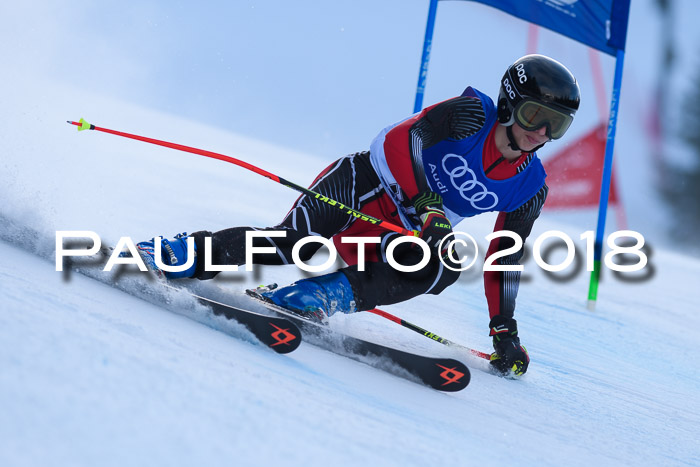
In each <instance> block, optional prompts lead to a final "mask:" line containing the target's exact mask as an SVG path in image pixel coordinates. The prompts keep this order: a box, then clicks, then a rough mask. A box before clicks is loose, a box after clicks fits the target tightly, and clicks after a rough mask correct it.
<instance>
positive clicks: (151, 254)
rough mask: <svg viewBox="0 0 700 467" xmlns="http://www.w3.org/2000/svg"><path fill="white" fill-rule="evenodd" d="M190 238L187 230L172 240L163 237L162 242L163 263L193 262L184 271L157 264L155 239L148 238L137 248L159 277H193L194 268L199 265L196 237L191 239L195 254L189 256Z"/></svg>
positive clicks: (179, 263)
mask: <svg viewBox="0 0 700 467" xmlns="http://www.w3.org/2000/svg"><path fill="white" fill-rule="evenodd" d="M188 238H190V237H189V236H188V235H187V232H183V233H181V234H177V235H175V238H174V239H172V240H167V239H165V238H161V242H160V256H161V263H162V264H163V265H165V266H181V267H182V266H187V265H188V264H189V262H191V263H192V264H191V265H189V267H186V268H185V269H184V270H182V271H166V270H164V269H161V268H160V267H158V265H157V264H156V259H155V244H154V240H155V239H151V240H146V241H145V242H140V243H137V244H136V248H138V250H139V255H141V258H142V259H143V262H144V263H146V266H147V267H148V269H149V270H151V271H153V272H154V273H155V274H156V275H157V276H158V277H163V276H165V277H166V278H167V279H180V278H183V277H192V276H193V275H194V270H195V268H196V267H197V246H196V244H195V243H194V239H192V240H190V241H191V242H192V244H193V247H194V248H193V249H194V255H193V257H192V258H189V255H188V250H187V239H188Z"/></svg>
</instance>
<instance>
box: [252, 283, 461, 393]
mask: <svg viewBox="0 0 700 467" xmlns="http://www.w3.org/2000/svg"><path fill="white" fill-rule="evenodd" d="M246 294H247V295H248V296H249V297H251V298H252V299H254V300H255V301H256V302H257V303H260V304H262V305H263V306H265V307H266V308H267V309H269V310H272V311H274V312H275V313H277V314H278V315H281V316H284V317H285V318H288V319H290V320H292V321H294V323H296V324H297V325H298V326H299V328H300V329H301V330H302V333H303V335H304V340H305V341H306V342H309V343H311V344H313V345H315V346H317V347H320V348H323V349H325V350H329V351H331V352H333V353H337V354H339V355H343V356H345V357H349V358H352V359H354V360H358V361H361V362H363V363H367V364H369V365H371V366H373V367H375V368H379V369H381V370H384V371H388V372H390V373H393V374H397V375H398V376H404V377H408V378H410V379H416V378H417V379H418V381H420V382H422V383H423V384H425V385H427V386H430V387H431V388H433V389H437V390H439V391H447V392H454V391H461V390H462V389H464V388H465V387H467V385H468V384H469V381H470V378H471V374H470V373H469V368H467V366H466V365H465V364H464V363H462V362H460V361H458V360H455V359H452V358H441V357H428V356H424V355H417V354H413V353H410V352H406V351H404V350H399V349H395V348H393V347H387V346H385V345H381V344H377V343H374V342H370V341H366V340H363V339H359V338H356V337H352V336H348V335H346V334H342V333H340V332H337V331H333V330H331V329H330V328H328V327H327V326H326V325H324V324H322V323H317V322H314V321H311V320H309V319H306V318H303V317H301V316H298V315H295V314H294V313H292V312H290V311H288V310H286V309H284V308H281V307H279V306H277V305H275V304H274V303H271V302H270V301H268V300H267V299H266V298H265V297H263V296H262V295H260V294H259V293H258V291H256V290H254V289H249V290H246ZM368 357H369V358H368ZM397 367H398V368H397Z"/></svg>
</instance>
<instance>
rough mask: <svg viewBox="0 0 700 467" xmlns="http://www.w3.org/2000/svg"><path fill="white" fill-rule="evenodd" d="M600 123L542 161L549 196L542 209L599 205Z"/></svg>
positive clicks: (602, 154)
mask: <svg viewBox="0 0 700 467" xmlns="http://www.w3.org/2000/svg"><path fill="white" fill-rule="evenodd" d="M606 128H607V123H601V124H600V125H597V126H596V127H595V128H593V129H592V130H591V131H589V132H588V133H587V134H585V135H583V136H582V137H580V138H579V139H578V140H576V141H574V142H572V143H571V144H569V145H567V146H566V147H564V149H562V150H561V151H559V152H558V153H556V154H555V155H554V156H552V157H550V158H548V159H547V160H546V161H544V162H543V165H544V168H545V170H546V171H547V186H548V187H549V194H548V195H547V202H546V203H545V205H544V209H545V210H550V209H562V208H563V209H567V208H590V207H595V206H598V198H599V197H600V179H601V178H602V176H603V159H604V158H605V130H606ZM611 184H612V186H611V187H610V198H609V200H608V201H609V203H610V204H618V202H619V200H618V197H617V190H616V187H615V177H612V179H611Z"/></svg>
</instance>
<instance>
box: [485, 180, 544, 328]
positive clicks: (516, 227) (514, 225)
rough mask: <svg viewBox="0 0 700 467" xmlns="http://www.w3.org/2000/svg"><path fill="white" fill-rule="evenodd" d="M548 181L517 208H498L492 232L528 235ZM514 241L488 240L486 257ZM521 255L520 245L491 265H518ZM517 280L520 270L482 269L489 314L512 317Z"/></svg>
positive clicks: (541, 202) (516, 292)
mask: <svg viewBox="0 0 700 467" xmlns="http://www.w3.org/2000/svg"><path fill="white" fill-rule="evenodd" d="M547 191H548V188H547V185H546V184H545V185H543V186H542V188H541V189H540V190H539V191H538V192H537V194H535V196H533V197H532V198H530V200H528V201H527V202H525V204H523V205H522V206H520V207H519V208H518V209H516V210H515V211H512V212H501V213H500V214H499V215H498V219H497V220H496V226H495V227H494V232H495V231H498V230H509V231H511V232H514V233H515V234H517V235H519V236H520V238H521V239H522V240H523V244H524V243H525V240H526V239H527V237H528V236H529V235H530V231H531V230H532V226H533V224H534V223H535V220H536V219H537V217H539V215H540V212H541V211H542V206H543V205H544V201H545V199H546V198H547ZM513 245H514V241H513V240H512V239H511V238H508V237H498V238H495V239H493V240H492V241H491V244H490V245H489V249H488V253H487V255H486V257H487V258H489V257H491V255H493V254H494V253H496V252H498V251H503V250H505V249H507V248H510V247H512V246H513ZM522 257H523V249H522V248H521V249H519V250H518V251H517V252H515V253H512V254H510V255H507V256H503V257H501V258H499V259H497V260H496V261H494V263H493V264H494V265H517V264H519V262H520V259H521V258H522ZM519 284H520V271H486V272H484V289H485V291H486V300H487V302H488V306H489V315H490V317H491V318H493V317H494V316H497V315H500V316H502V317H504V318H512V317H513V313H514V312H515V299H516V296H517V294H518V286H519Z"/></svg>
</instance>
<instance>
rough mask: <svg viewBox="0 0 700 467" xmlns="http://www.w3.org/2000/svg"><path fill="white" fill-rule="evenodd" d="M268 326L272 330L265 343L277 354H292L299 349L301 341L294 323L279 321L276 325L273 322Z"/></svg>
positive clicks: (299, 332)
mask: <svg viewBox="0 0 700 467" xmlns="http://www.w3.org/2000/svg"><path fill="white" fill-rule="evenodd" d="M269 324H270V326H271V328H272V329H271V332H270V334H269V339H267V341H266V342H265V344H267V346H268V347H270V348H271V349H272V350H274V351H275V352H277V353H279V354H285V353H290V352H293V351H295V350H296V349H297V347H299V344H301V341H302V336H301V331H300V330H299V328H298V327H297V326H296V325H295V324H294V323H292V322H291V321H286V320H284V322H282V321H281V320H280V321H278V322H277V324H275V323H274V322H273V321H270V322H269ZM278 324H279V326H278Z"/></svg>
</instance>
